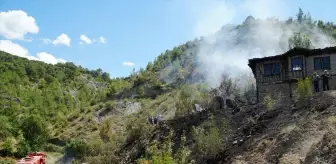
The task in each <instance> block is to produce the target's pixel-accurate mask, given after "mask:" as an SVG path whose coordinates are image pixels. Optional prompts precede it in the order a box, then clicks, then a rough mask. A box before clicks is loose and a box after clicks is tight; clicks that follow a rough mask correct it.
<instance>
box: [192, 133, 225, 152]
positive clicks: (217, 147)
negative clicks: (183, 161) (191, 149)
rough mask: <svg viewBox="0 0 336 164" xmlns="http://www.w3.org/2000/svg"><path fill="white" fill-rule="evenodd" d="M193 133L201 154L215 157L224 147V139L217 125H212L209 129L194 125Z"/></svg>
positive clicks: (197, 149)
mask: <svg viewBox="0 0 336 164" xmlns="http://www.w3.org/2000/svg"><path fill="white" fill-rule="evenodd" d="M192 135H193V137H194V139H195V150H196V152H197V154H199V155H200V156H207V157H209V156H210V157H211V156H212V157H213V156H214V155H216V154H217V153H219V152H220V151H221V150H222V148H223V141H222V138H221V135H220V131H219V129H218V128H217V127H210V129H209V130H208V131H205V129H203V128H201V127H196V128H195V127H193V129H192Z"/></svg>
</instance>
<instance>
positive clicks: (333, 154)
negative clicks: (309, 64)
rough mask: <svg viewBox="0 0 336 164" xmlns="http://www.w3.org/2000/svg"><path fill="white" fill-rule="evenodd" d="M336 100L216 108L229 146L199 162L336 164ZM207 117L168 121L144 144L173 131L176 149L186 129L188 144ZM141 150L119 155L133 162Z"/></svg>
mask: <svg viewBox="0 0 336 164" xmlns="http://www.w3.org/2000/svg"><path fill="white" fill-rule="evenodd" d="M335 98H336V91H327V92H324V93H323V94H321V95H316V96H314V97H313V98H311V99H310V100H308V101H307V102H306V103H305V104H301V105H298V104H294V105H293V104H292V103H291V102H289V101H283V102H278V105H276V106H275V107H274V108H272V109H267V108H266V107H265V106H263V105H260V104H259V105H258V104H256V105H246V106H239V107H238V108H239V112H237V113H235V112H232V111H233V109H232V108H224V109H221V110H216V111H215V112H213V114H214V115H216V117H217V118H221V119H223V120H229V122H230V130H229V131H230V132H229V133H228V134H227V136H226V137H225V138H223V140H224V143H225V144H224V145H225V146H224V148H223V151H221V152H220V153H219V154H217V155H215V156H209V157H206V158H204V159H199V160H198V161H196V163H234V164H245V163H246V164H248V163H260V164H263V163H265V164H266V163H267V164H269V163H279V164H300V163H305V164H312V163H314V164H315V163H336V142H335V141H336V131H335V129H336V107H335V105H336V103H335V102H336V101H335ZM235 110H236V111H237V109H235ZM208 117H209V111H201V112H198V113H195V114H193V115H189V116H187V117H180V118H175V119H173V120H169V121H166V122H165V124H164V125H162V126H160V127H157V128H156V129H155V130H154V131H153V132H152V134H153V135H152V137H151V138H148V139H147V140H146V141H145V142H147V143H149V142H151V141H153V140H159V139H160V138H162V137H163V136H167V135H168V133H169V130H171V129H172V130H173V131H174V132H175V133H174V134H175V136H174V138H173V140H174V141H173V143H174V150H176V149H177V148H178V147H179V143H180V138H179V136H180V134H181V133H182V131H183V130H185V131H186V133H187V139H188V140H187V143H189V144H190V145H192V143H193V138H192V137H191V136H190V129H191V127H192V126H197V125H199V124H201V123H202V122H203V121H205V120H207V119H208ZM143 145H145V144H143ZM138 146H139V143H137V142H132V141H130V142H129V143H128V144H126V145H125V146H124V149H123V152H121V154H123V153H124V157H125V158H124V161H123V162H124V163H132V161H134V160H135V159H136V158H138V157H140V156H141V155H142V153H143V150H144V149H141V148H140V149H139V147H138Z"/></svg>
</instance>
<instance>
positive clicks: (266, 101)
mask: <svg viewBox="0 0 336 164" xmlns="http://www.w3.org/2000/svg"><path fill="white" fill-rule="evenodd" d="M262 102H263V104H264V105H265V106H266V108H267V109H268V110H272V109H273V107H274V105H275V103H276V100H275V99H274V98H272V97H271V96H270V95H269V94H266V95H265V96H264V99H263V101H262Z"/></svg>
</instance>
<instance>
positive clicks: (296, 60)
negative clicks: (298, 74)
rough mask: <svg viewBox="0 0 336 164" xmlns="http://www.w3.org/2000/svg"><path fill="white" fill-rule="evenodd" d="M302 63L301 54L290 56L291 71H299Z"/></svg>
mask: <svg viewBox="0 0 336 164" xmlns="http://www.w3.org/2000/svg"><path fill="white" fill-rule="evenodd" d="M302 63H303V62H302V57H301V56H295V57H292V71H301V70H302Z"/></svg>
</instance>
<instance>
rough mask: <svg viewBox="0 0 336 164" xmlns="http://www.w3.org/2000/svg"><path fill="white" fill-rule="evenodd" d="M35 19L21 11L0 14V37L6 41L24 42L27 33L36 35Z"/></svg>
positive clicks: (37, 29) (37, 28)
mask: <svg viewBox="0 0 336 164" xmlns="http://www.w3.org/2000/svg"><path fill="white" fill-rule="evenodd" d="M38 32H39V27H38V26H37V25H36V22H35V19H34V17H32V16H28V14H27V13H26V12H24V11H22V10H11V11H8V12H0V35H1V36H3V37H5V38H6V39H18V40H25V35H26V34H27V33H31V34H37V33H38Z"/></svg>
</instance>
